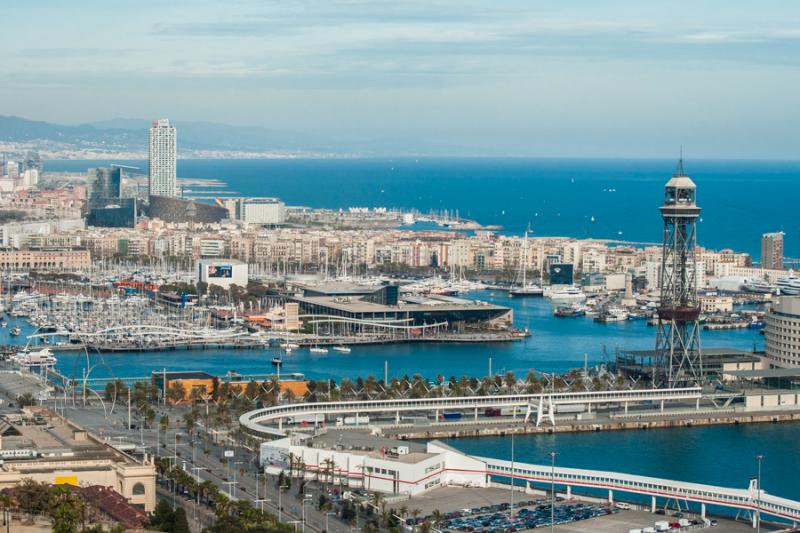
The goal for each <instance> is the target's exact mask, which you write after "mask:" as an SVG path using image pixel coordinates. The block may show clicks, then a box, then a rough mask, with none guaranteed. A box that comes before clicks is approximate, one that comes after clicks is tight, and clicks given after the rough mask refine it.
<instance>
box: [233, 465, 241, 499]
mask: <svg viewBox="0 0 800 533" xmlns="http://www.w3.org/2000/svg"><path fill="white" fill-rule="evenodd" d="M240 464H242V461H236V462H235V463H233V497H234V498H235V497H236V470H237V467H238V466H239V465H240Z"/></svg>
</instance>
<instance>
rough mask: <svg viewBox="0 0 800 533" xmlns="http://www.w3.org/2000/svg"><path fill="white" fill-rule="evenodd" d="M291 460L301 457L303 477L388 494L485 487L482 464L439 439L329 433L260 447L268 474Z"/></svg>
mask: <svg viewBox="0 0 800 533" xmlns="http://www.w3.org/2000/svg"><path fill="white" fill-rule="evenodd" d="M290 457H292V458H294V460H295V461H297V460H298V459H299V462H300V463H302V464H303V465H305V466H304V468H305V471H306V472H307V473H309V474H316V476H323V477H324V476H327V478H328V479H330V480H331V481H332V482H333V484H339V485H346V486H348V487H361V488H364V489H366V490H369V491H375V492H382V493H386V494H403V495H407V496H416V495H419V494H423V493H425V492H428V491H430V490H433V489H435V488H438V487H442V486H461V487H487V486H488V485H489V483H488V480H487V476H486V474H485V471H486V465H485V463H484V462H483V461H480V460H478V459H474V458H472V457H470V456H469V455H467V454H465V453H463V452H461V451H458V450H456V449H455V448H452V447H450V446H448V445H447V444H444V443H443V442H439V441H431V442H428V443H426V444H422V443H417V442H410V441H402V442H398V441H393V440H390V439H384V438H380V437H376V436H374V435H369V434H366V433H354V432H346V431H329V432H328V433H327V434H322V435H319V436H317V437H313V438H312V437H309V436H301V435H295V436H291V437H287V438H284V439H280V440H274V441H271V442H266V443H263V444H262V445H261V464H262V466H263V467H264V468H265V470H266V472H267V473H268V474H278V473H279V472H281V471H283V470H286V469H288V468H289V460H290ZM295 470H296V469H295ZM318 478H319V477H318Z"/></svg>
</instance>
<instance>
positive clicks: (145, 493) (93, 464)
mask: <svg viewBox="0 0 800 533" xmlns="http://www.w3.org/2000/svg"><path fill="white" fill-rule="evenodd" d="M0 427H2V430H3V431H2V434H3V435H5V436H3V437H2V438H0V457H2V459H3V462H2V465H0V490H2V489H4V488H7V487H13V486H15V485H17V484H19V483H20V482H21V481H22V480H23V479H25V478H31V479H33V480H34V481H37V482H44V483H50V484H70V485H76V486H91V485H100V486H103V487H109V488H111V489H113V490H114V491H116V492H118V493H119V494H121V495H122V496H123V497H124V498H125V499H127V500H128V501H129V502H130V503H131V504H133V505H135V506H137V507H140V508H142V509H144V510H145V511H147V512H152V511H153V509H155V504H156V470H155V466H154V464H153V462H152V461H151V460H150V459H149V458H145V460H144V462H142V461H138V460H137V459H135V458H133V457H132V456H130V455H128V454H126V453H123V452H122V451H120V450H118V449H116V448H114V447H112V446H110V445H109V444H107V443H105V442H102V441H101V440H99V439H98V438H96V437H95V436H93V435H92V434H90V433H89V432H87V431H85V430H83V429H82V428H80V427H78V426H76V425H74V424H72V423H70V422H69V421H67V420H65V419H63V418H61V417H60V416H58V415H56V414H55V413H53V412H52V411H49V410H47V409H42V408H32V409H31V410H30V411H25V412H24V414H22V415H6V416H5V417H4V418H3V419H0Z"/></svg>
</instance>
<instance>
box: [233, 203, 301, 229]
mask: <svg viewBox="0 0 800 533" xmlns="http://www.w3.org/2000/svg"><path fill="white" fill-rule="evenodd" d="M224 205H225V207H226V208H227V209H228V213H229V214H230V218H231V219H232V220H238V221H241V222H244V223H246V224H262V225H264V224H266V225H275V224H283V223H284V222H286V204H284V203H283V202H282V201H281V200H280V199H278V198H228V199H226V200H225V203H224Z"/></svg>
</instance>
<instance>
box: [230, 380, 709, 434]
mask: <svg viewBox="0 0 800 533" xmlns="http://www.w3.org/2000/svg"><path fill="white" fill-rule="evenodd" d="M701 398H702V389H701V388H700V387H686V388H674V389H637V390H621V391H596V392H556V393H544V392H543V393H539V394H510V395H496V396H459V397H449V398H448V397H442V398H415V399H395V400H364V401H349V402H319V403H296V404H287V405H278V406H275V407H266V408H263V409H256V410H254V411H249V412H247V413H244V414H243V415H241V416H240V417H239V423H240V424H241V425H242V427H244V428H246V429H247V430H249V431H251V432H254V433H261V434H265V435H275V436H283V435H285V433H284V430H283V425H284V422H286V421H290V420H293V421H297V420H306V421H307V420H311V421H313V422H315V423H316V422H319V423H322V422H324V421H325V420H326V417H331V416H341V415H354V416H356V417H358V416H359V415H361V414H368V413H382V414H389V415H391V414H394V416H395V422H396V423H400V413H408V412H425V413H434V415H435V417H436V419H437V420H438V419H439V415H440V413H443V412H445V411H450V410H459V411H462V412H463V411H466V412H467V414H469V413H470V412H471V413H472V415H473V416H474V419H475V420H476V421H477V420H478V416H479V414H480V410H481V409H486V408H504V407H519V408H520V409H519V412H520V416H522V415H523V414H524V420H525V422H528V421H531V420H533V421H534V422H535V423H536V425H537V426H539V425H540V424H541V423H542V422H543V421H549V422H550V423H551V424H553V425H555V414H556V412H557V409H558V406H562V405H583V406H586V408H587V409H588V410H589V411H591V409H592V406H597V405H618V406H620V407H621V408H623V409H624V410H625V412H626V413H627V411H628V406H629V405H630V404H634V405H636V404H645V403H647V404H656V405H658V406H659V407H660V409H661V410H662V411H663V409H664V405H665V403H666V402H683V403H686V402H695V408H696V409H699V407H700V399H701ZM516 412H517V411H516V410H515V411H514V413H515V414H514V416H515V417H516ZM266 424H272V425H266ZM275 424H277V427H275Z"/></svg>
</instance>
